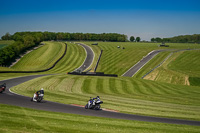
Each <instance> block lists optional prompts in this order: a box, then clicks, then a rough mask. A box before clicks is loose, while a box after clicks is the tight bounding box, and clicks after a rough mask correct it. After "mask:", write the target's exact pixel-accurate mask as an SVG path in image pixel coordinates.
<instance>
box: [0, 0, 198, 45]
mask: <svg viewBox="0 0 200 133" xmlns="http://www.w3.org/2000/svg"><path fill="white" fill-rule="evenodd" d="M0 5H1V8H0V37H1V36H3V35H5V34H6V33H7V32H9V33H10V34H14V33H15V32H21V31H49V32H70V33H76V32H79V33H120V34H126V35H128V37H130V36H134V37H140V38H141V40H146V41H149V40H150V39H151V38H153V37H161V38H165V37H173V36H178V35H192V34H200V0H0Z"/></svg>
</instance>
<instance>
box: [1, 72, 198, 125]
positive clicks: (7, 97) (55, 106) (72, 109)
mask: <svg viewBox="0 0 200 133" xmlns="http://www.w3.org/2000/svg"><path fill="white" fill-rule="evenodd" d="M41 76H45V75H33V76H25V77H19V78H13V79H8V80H3V81H0V84H2V83H6V84H7V89H6V91H5V92H4V93H2V94H0V103H2V104H10V105H16V106H20V107H27V108H33V109H38V110H46V111H53V112H63V113H71V114H80V115H87V116H98V117H107V118H116V119H126V120H138V121H147V122H161V123H170V124H185V125H195V126H200V121H192V120H179V119H171V118H159V117H151V116H140V115H132V114H123V113H118V112H111V111H105V110H99V111H97V110H89V109H84V108H83V107H78V106H74V105H67V104H61V103H55V102H51V101H43V102H42V103H36V102H31V101H30V99H31V98H30V97H26V96H21V95H17V94H14V93H12V92H10V91H9V89H10V88H11V87H13V86H16V85H18V84H21V83H23V82H26V81H28V80H31V79H34V78H37V77H41ZM33 93H34V92H33Z"/></svg>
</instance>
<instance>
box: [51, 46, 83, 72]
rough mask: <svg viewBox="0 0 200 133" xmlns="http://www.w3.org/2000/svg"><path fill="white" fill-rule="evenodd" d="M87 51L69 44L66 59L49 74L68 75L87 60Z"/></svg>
mask: <svg viewBox="0 0 200 133" xmlns="http://www.w3.org/2000/svg"><path fill="white" fill-rule="evenodd" d="M85 56H86V53H85V50H84V49H83V48H82V47H81V46H79V45H77V44H71V43H68V48H67V53H66V55H65V56H64V58H63V59H62V60H61V61H60V62H59V63H58V64H57V65H56V67H55V68H54V69H52V70H51V71H49V73H67V72H70V71H74V70H75V69H76V68H78V67H80V66H81V65H82V63H83V62H84V60H85Z"/></svg>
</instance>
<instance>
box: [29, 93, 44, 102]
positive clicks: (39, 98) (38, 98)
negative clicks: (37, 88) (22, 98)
mask: <svg viewBox="0 0 200 133" xmlns="http://www.w3.org/2000/svg"><path fill="white" fill-rule="evenodd" d="M36 95H37V94H36ZM43 96H44V94H38V95H37V97H36V98H35V100H36V101H35V102H41V101H42V100H43ZM31 101H34V97H32V98H31Z"/></svg>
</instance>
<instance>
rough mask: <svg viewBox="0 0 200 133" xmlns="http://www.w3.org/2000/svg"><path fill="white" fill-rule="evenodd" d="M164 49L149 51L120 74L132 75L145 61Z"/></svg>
mask: <svg viewBox="0 0 200 133" xmlns="http://www.w3.org/2000/svg"><path fill="white" fill-rule="evenodd" d="M162 51H164V50H154V51H152V52H150V53H149V54H148V55H147V56H145V57H144V58H142V60H140V61H139V62H138V63H137V64H135V65H134V66H133V67H131V68H130V69H129V70H128V71H126V72H125V73H124V74H123V75H122V76H124V77H133V75H134V74H136V73H137V72H138V71H139V70H140V69H141V68H142V67H143V66H144V65H145V64H146V63H148V62H149V61H150V60H151V59H152V58H153V57H154V56H156V55H157V54H158V53H160V52H162Z"/></svg>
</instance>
